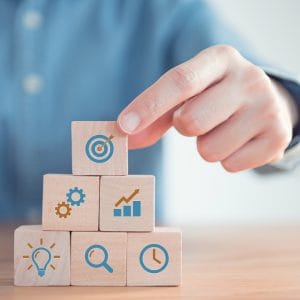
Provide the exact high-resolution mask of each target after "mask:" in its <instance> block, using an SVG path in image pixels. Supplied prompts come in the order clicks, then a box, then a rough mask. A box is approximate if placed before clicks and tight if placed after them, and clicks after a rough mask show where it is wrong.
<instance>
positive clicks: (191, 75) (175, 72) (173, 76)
mask: <svg viewBox="0 0 300 300" xmlns="http://www.w3.org/2000/svg"><path fill="white" fill-rule="evenodd" d="M168 73H169V74H168V76H169V78H170V80H171V81H172V82H173V83H174V85H175V86H176V88H177V89H178V90H179V91H180V92H185V91H186V90H191V89H193V88H194V86H195V81H196V78H197V74H196V72H195V71H194V70H192V69H191V68H189V67H188V66H186V65H179V66H177V67H175V68H173V69H171V70H170V71H169V72H168Z"/></svg>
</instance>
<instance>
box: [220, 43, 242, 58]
mask: <svg viewBox="0 0 300 300" xmlns="http://www.w3.org/2000/svg"><path fill="white" fill-rule="evenodd" d="M214 48H215V50H216V52H217V54H219V55H221V56H226V57H230V58H237V57H240V53H239V51H238V50H237V49H236V48H234V47H233V46H231V45H226V44H224V45H218V46H215V47H214Z"/></svg>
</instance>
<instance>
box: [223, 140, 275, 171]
mask: <svg viewBox="0 0 300 300" xmlns="http://www.w3.org/2000/svg"><path fill="white" fill-rule="evenodd" d="M276 157H278V149H277V147H274V143H273V142H272V140H271V139H269V138H267V137H266V136H260V137H257V138H255V139H253V140H251V141H249V142H248V143H247V144H245V145H244V146H243V147H242V148H240V149H239V150H238V151H236V152H235V153H233V154H232V155H231V156H229V157H227V158H226V159H225V160H223V161H222V165H223V167H224V168H225V169H226V170H227V171H229V172H238V171H242V170H248V169H253V168H257V167H260V166H262V165H265V164H268V163H270V162H271V161H272V160H273V159H274V158H276Z"/></svg>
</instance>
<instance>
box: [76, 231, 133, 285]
mask: <svg viewBox="0 0 300 300" xmlns="http://www.w3.org/2000/svg"><path fill="white" fill-rule="evenodd" d="M126 246H127V233H125V232H72V234H71V285H82V286H84V285H89V286H125V285H126Z"/></svg>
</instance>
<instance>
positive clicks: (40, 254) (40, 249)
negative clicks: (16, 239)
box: [23, 238, 60, 277]
mask: <svg viewBox="0 0 300 300" xmlns="http://www.w3.org/2000/svg"><path fill="white" fill-rule="evenodd" d="M43 243H44V240H43V239H42V238H41V239H40V244H39V245H38V246H37V247H34V246H33V245H32V244H31V243H27V246H28V248H30V249H31V250H32V253H31V255H27V254H26V255H23V258H24V259H26V260H29V259H31V262H32V263H30V265H29V266H28V267H27V270H28V271H29V270H31V269H32V267H33V266H35V269H36V272H37V275H38V276H39V277H44V276H45V274H46V270H47V268H48V266H49V267H51V269H52V270H53V271H54V270H55V269H56V267H55V266H54V264H53V263H50V262H51V261H52V260H53V259H54V260H56V259H57V258H60V255H56V254H55V255H52V252H51V251H52V250H53V248H54V247H55V246H56V244H55V243H52V244H51V245H50V246H49V247H47V248H46V247H44V245H43ZM54 260H53V261H54Z"/></svg>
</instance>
